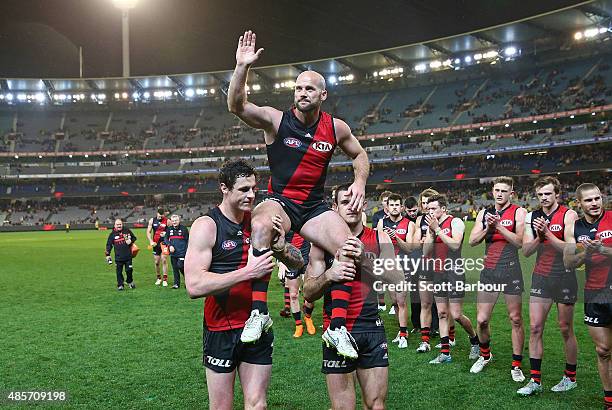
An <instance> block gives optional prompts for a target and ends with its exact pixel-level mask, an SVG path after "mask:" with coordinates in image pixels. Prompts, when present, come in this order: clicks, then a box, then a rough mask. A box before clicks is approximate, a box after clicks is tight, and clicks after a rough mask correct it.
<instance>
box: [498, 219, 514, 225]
mask: <svg viewBox="0 0 612 410" xmlns="http://www.w3.org/2000/svg"><path fill="white" fill-rule="evenodd" d="M499 223H500V224H501V226H512V223H513V222H512V220H511V219H502V220H501V221H499Z"/></svg>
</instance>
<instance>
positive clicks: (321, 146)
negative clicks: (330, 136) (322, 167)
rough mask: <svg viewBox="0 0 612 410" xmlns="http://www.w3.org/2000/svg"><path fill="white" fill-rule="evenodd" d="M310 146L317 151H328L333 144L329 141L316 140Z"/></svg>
mask: <svg viewBox="0 0 612 410" xmlns="http://www.w3.org/2000/svg"><path fill="white" fill-rule="evenodd" d="M312 148H314V149H315V150H317V151H319V152H329V151H331V150H332V149H333V148H334V146H333V145H332V144H330V143H329V142H325V141H317V142H315V143H314V144H313V145H312Z"/></svg>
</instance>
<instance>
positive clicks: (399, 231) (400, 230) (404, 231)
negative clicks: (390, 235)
mask: <svg viewBox="0 0 612 410" xmlns="http://www.w3.org/2000/svg"><path fill="white" fill-rule="evenodd" d="M395 233H397V234H400V235H404V234H405V233H406V230H405V229H397V230H396V231H395Z"/></svg>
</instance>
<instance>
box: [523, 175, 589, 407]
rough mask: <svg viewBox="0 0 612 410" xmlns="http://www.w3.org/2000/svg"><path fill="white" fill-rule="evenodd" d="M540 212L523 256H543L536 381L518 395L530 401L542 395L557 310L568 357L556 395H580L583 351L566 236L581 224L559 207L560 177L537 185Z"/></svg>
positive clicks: (535, 297) (534, 327) (530, 219)
mask: <svg viewBox="0 0 612 410" xmlns="http://www.w3.org/2000/svg"><path fill="white" fill-rule="evenodd" d="M534 188H535V192H536V196H537V198H538V201H539V202H540V209H538V210H536V211H533V212H530V213H528V214H527V217H526V218H525V234H524V235H523V249H522V250H523V255H525V257H529V256H531V255H533V254H534V253H536V252H537V258H536V263H535V266H534V269H533V275H532V276H531V296H530V298H529V323H530V332H529V363H530V364H531V378H530V380H529V383H527V385H526V386H525V387H522V388H520V389H519V390H518V391H517V393H518V394H520V395H522V396H530V395H533V394H536V393H540V392H541V391H542V374H541V366H542V356H543V353H544V339H543V335H544V324H545V323H546V319H547V318H548V313H549V312H550V309H551V307H552V305H553V303H554V304H556V305H557V316H558V318H559V329H560V330H561V336H562V337H563V344H564V351H565V374H564V376H563V378H562V379H561V381H560V382H559V383H558V384H557V385H555V386H553V388H552V389H551V390H552V391H554V392H563V391H568V390H571V389H574V388H575V387H576V386H577V383H576V360H577V355H578V346H577V342H576V335H575V334H574V325H573V323H574V304H575V303H576V300H577V297H578V281H577V280H576V272H575V271H574V270H573V269H566V268H565V265H564V264H563V249H564V248H565V245H566V244H565V242H564V237H565V230H566V227H567V226H568V225H570V224H573V223H574V221H576V220H577V219H578V214H576V212H575V211H573V210H571V209H568V208H567V207H565V206H563V205H561V204H559V194H560V193H561V184H560V183H559V180H558V179H557V178H555V177H550V176H546V177H542V178H540V179H538V180H537V181H536V183H535V185H534Z"/></svg>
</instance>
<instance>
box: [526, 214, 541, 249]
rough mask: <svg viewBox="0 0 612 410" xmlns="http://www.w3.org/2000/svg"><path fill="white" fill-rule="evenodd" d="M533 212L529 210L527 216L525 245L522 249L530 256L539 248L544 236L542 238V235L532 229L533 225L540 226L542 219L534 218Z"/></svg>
mask: <svg viewBox="0 0 612 410" xmlns="http://www.w3.org/2000/svg"><path fill="white" fill-rule="evenodd" d="M532 215H533V213H532V212H529V213H528V214H527V216H526V217H525V232H524V233H523V247H522V249H521V251H522V252H523V255H524V256H525V257H529V256H531V255H533V254H534V253H535V252H536V251H537V250H538V246H540V243H542V241H543V238H540V235H534V234H533V231H532V228H531V227H532V226H533V227H539V226H540V221H539V219H538V220H532V218H533V216H532Z"/></svg>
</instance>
